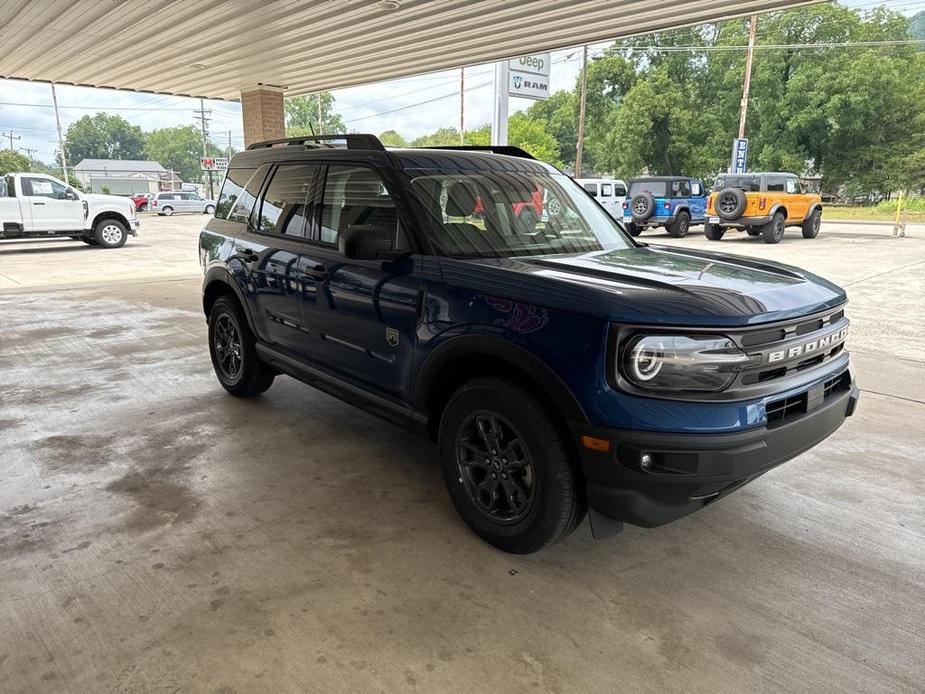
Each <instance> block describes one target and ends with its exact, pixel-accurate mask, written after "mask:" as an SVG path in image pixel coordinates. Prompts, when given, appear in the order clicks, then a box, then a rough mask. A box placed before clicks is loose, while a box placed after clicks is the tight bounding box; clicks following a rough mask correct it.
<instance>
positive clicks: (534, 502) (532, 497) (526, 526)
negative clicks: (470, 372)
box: [439, 378, 584, 554]
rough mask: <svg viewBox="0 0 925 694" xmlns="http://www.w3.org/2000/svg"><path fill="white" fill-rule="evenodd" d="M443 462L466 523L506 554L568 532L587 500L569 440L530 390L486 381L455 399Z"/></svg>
mask: <svg viewBox="0 0 925 694" xmlns="http://www.w3.org/2000/svg"><path fill="white" fill-rule="evenodd" d="M439 444H440V462H441V465H442V468H443V478H444V482H445V483H446V487H447V491H448V492H449V495H450V499H451V500H452V501H453V505H454V506H455V507H456V510H457V512H458V513H459V515H460V516H461V517H462V519H463V520H464V521H465V522H466V524H467V525H468V526H469V527H470V528H471V529H472V530H473V531H474V532H475V533H476V534H477V535H478V536H479V537H481V538H482V539H483V540H485V541H486V542H489V543H491V544H492V545H494V546H495V547H497V548H499V549H502V550H504V551H506V552H514V553H516V554H527V553H530V552H535V551H537V550H539V549H542V548H543V547H545V546H547V545H550V544H552V543H554V542H557V541H559V540H561V539H562V538H564V537H565V536H566V535H568V534H569V533H570V532H571V531H572V530H574V528H575V526H576V525H577V524H578V522H579V521H580V520H581V518H582V517H583V515H584V502H583V498H582V491H581V489H580V486H579V482H578V476H577V474H576V472H575V466H574V465H573V463H572V460H571V455H570V453H569V448H568V444H567V440H566V438H565V437H564V436H563V434H562V433H560V430H559V427H558V426H557V424H556V422H555V421H553V419H552V417H551V416H550V415H549V413H547V411H546V409H545V408H544V407H543V406H542V405H541V404H540V403H539V402H538V401H537V400H536V399H535V398H534V397H533V396H532V395H530V394H529V393H528V392H527V391H525V390H523V389H522V388H520V387H519V386H517V385H515V384H514V383H511V382H509V381H506V380H502V379H499V378H479V379H475V380H473V381H470V382H469V383H467V384H465V385H464V386H462V387H461V388H460V389H459V390H457V391H456V392H455V393H454V394H453V396H452V397H451V398H450V401H449V403H447V406H446V408H445V409H444V412H443V417H442V419H441V422H440V440H439Z"/></svg>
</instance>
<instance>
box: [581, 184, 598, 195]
mask: <svg viewBox="0 0 925 694" xmlns="http://www.w3.org/2000/svg"><path fill="white" fill-rule="evenodd" d="M584 189H585V190H586V191H588V192H589V193H591V195H593V196H594V197H597V183H585V184H584Z"/></svg>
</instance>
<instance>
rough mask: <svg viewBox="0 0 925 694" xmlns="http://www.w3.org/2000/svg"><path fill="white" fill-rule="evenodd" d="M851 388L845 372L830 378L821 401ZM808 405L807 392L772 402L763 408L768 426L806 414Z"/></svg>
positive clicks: (823, 389) (848, 375)
mask: <svg viewBox="0 0 925 694" xmlns="http://www.w3.org/2000/svg"><path fill="white" fill-rule="evenodd" d="M850 388H851V374H849V373H848V372H847V371H845V372H844V373H841V374H839V375H838V376H835V377H834V378H830V379H829V380H828V381H826V382H825V383H824V384H823V386H822V399H823V401H825V400H828V399H829V398H830V397H832V396H833V395H835V394H836V393H841V392H843V391H846V390H849V389H850ZM808 405H809V391H807V392H805V393H800V394H799V395H791V396H790V397H789V398H781V399H780V400H772V401H771V402H769V403H768V404H767V407H765V415H766V416H767V418H768V424H772V423H774V422H780V421H782V420H785V419H790V418H791V417H796V416H798V415H801V414H806V411H807V406H808Z"/></svg>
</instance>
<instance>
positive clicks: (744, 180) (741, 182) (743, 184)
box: [713, 174, 761, 193]
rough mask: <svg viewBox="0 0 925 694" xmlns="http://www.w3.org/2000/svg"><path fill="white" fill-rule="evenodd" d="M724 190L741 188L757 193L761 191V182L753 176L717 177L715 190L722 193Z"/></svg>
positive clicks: (714, 185)
mask: <svg viewBox="0 0 925 694" xmlns="http://www.w3.org/2000/svg"><path fill="white" fill-rule="evenodd" d="M723 188H741V189H742V190H744V191H745V192H753V193H757V192H758V191H759V190H761V180H760V179H759V178H758V176H755V175H753V174H742V175H734V176H728V175H727V176H717V177H716V183H714V184H713V190H715V191H720V190H722V189H723Z"/></svg>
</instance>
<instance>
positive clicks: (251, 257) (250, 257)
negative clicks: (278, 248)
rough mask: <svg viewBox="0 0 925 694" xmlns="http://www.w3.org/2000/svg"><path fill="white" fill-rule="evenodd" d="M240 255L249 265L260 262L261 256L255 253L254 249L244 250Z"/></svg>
mask: <svg viewBox="0 0 925 694" xmlns="http://www.w3.org/2000/svg"><path fill="white" fill-rule="evenodd" d="M238 255H240V256H241V257H242V258H244V260H246V261H247V262H248V263H256V262H257V261H258V260H260V256H259V255H257V254H256V253H255V252H254V249H253V248H244V249H242V250H241V252H240V253H239V254H238Z"/></svg>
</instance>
